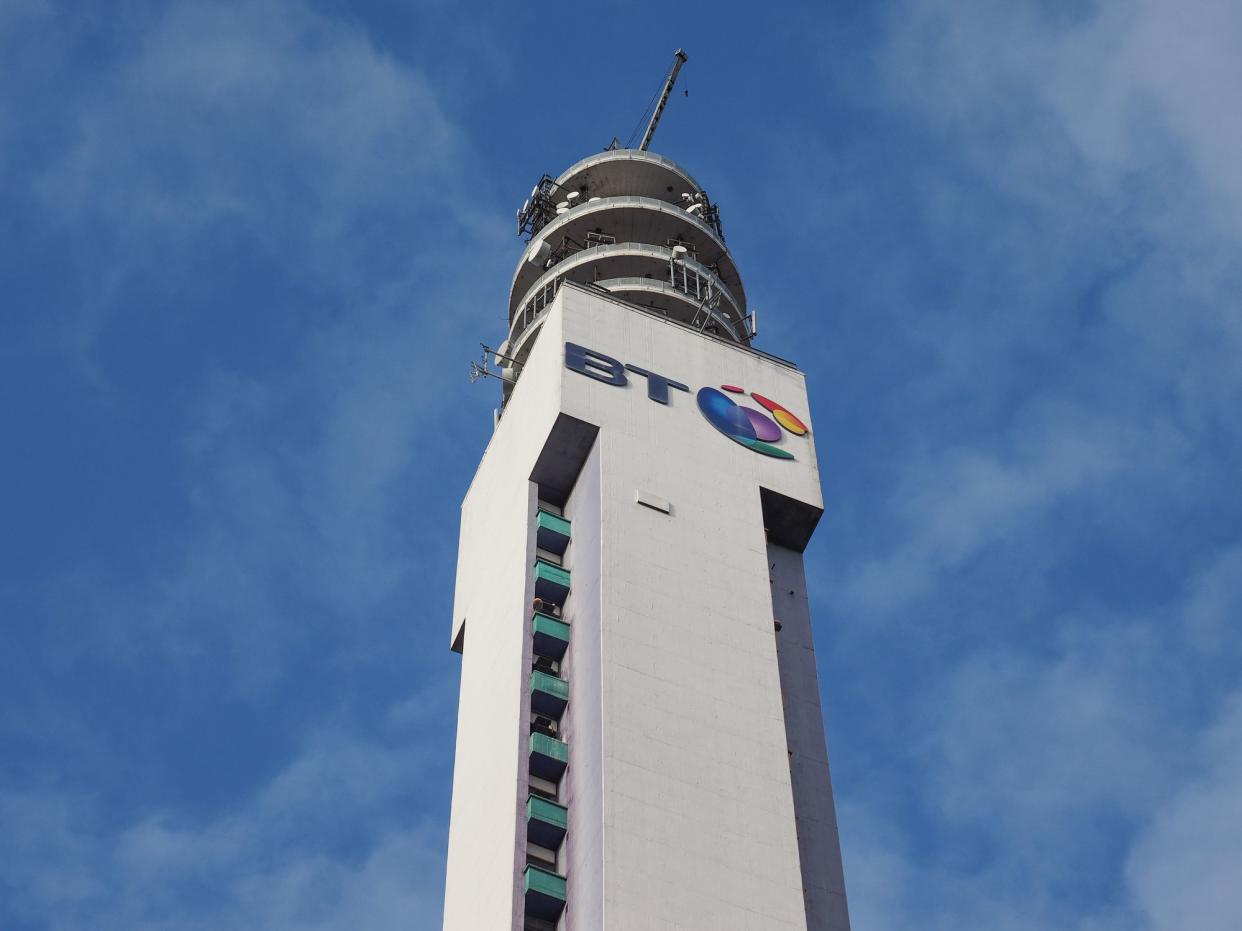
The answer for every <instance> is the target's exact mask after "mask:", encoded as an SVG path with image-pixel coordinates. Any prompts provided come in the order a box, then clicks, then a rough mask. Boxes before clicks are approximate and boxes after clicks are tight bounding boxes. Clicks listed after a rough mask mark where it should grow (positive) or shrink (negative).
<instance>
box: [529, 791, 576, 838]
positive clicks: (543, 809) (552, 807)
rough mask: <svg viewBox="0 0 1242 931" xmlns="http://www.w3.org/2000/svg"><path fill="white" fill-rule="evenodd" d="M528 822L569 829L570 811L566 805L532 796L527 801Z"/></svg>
mask: <svg viewBox="0 0 1242 931" xmlns="http://www.w3.org/2000/svg"><path fill="white" fill-rule="evenodd" d="M526 817H527V819H528V820H538V821H543V822H545V823H546V824H550V825H552V826H553V827H558V828H560V829H561V830H564V829H566V828H568V827H569V810H568V809H567V808H566V807H565V806H564V805H558V804H556V802H549V801H548V800H547V799H546V798H540V797H539V796H538V795H532V796H530V797H529V798H528V799H527V800H526Z"/></svg>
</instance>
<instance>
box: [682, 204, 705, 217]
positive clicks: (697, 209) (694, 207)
mask: <svg viewBox="0 0 1242 931" xmlns="http://www.w3.org/2000/svg"><path fill="white" fill-rule="evenodd" d="M702 212H703V205H702V204H691V205H690V206H689V207H687V208H686V213H693V214H694V215H695V216H696V217H697V216H698V215H699V214H701V213H702Z"/></svg>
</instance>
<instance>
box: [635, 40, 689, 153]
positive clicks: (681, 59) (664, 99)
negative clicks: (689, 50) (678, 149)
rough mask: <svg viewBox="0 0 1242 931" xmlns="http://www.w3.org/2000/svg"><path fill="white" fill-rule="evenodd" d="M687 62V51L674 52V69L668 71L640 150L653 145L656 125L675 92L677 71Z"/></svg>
mask: <svg viewBox="0 0 1242 931" xmlns="http://www.w3.org/2000/svg"><path fill="white" fill-rule="evenodd" d="M685 63H686V53H685V52H684V51H683V50H682V49H678V50H677V51H675V52H674V53H673V70H672V71H670V72H669V73H668V78H667V79H666V80H665V81H664V90H663V91H662V92H661V93H660V102H659V103H658V104H656V108H655V112H654V113H652V114H651V122H650V123H648V124H647V131H646V132H645V133H643V141H642V143H641V144H640V145H639V146H638V149H639V151H640V152H645V151H646V150H647V147H648V146H650V145H651V137H652V136H654V135H655V131H656V127H657V126H659V125H660V116H661V115H662V114H663V113H664V107H665V105H666V104H667V103H668V98H669V97H670V96H671V95H672V93H673V85H674V84H676V83H677V72H678V71H680V70H681V66H682V65H684V64H685Z"/></svg>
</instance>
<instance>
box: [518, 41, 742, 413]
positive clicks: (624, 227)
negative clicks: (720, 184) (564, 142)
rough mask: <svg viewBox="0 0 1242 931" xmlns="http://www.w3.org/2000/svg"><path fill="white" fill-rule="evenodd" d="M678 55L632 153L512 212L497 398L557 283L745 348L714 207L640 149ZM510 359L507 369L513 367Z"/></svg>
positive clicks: (570, 175) (680, 56) (587, 164)
mask: <svg viewBox="0 0 1242 931" xmlns="http://www.w3.org/2000/svg"><path fill="white" fill-rule="evenodd" d="M686 60H687V57H686V53H685V52H684V51H683V50H682V49H678V50H677V51H676V53H675V55H674V60H673V67H672V69H671V70H670V71H669V73H668V76H667V77H666V78H665V81H664V85H663V88H662V90H661V91H660V93H659V98H658V101H657V102H656V103H655V108H654V110H653V111H652V113H651V118H650V121H649V122H648V124H647V128H646V131H645V132H644V133H643V137H642V142H641V144H640V145H639V147H638V148H636V149H635V148H620V147H618V145H617V142H616V140H613V144H612V145H611V146H609V148H608V149H606V150H605V151H603V152H599V153H596V154H595V155H590V156H588V157H586V158H584V159H582V160H581V161H579V162H577V163H576V164H574V165H572V166H571V167H570V168H568V169H567V170H566V171H564V172H562V173H561V174H560V175H558V176H556V177H552V176H551V175H548V174H545V175H543V176H542V177H540V179H539V181H538V182H536V184H535V186H534V188H532V189H531V192H530V196H529V197H528V198H527V199H526V202H525V203H524V204H523V205H522V207H521V209H519V210H518V212H517V232H518V235H519V236H523V237H525V239H526V249H525V251H524V252H523V254H522V256H521V258H520V259H519V261H518V265H517V268H516V270H515V271H514V273H513V282H512V285H511V286H510V290H509V310H508V318H509V333H508V338H507V339H506V340H505V342H504V343H503V344H501V347H500V349H499V352H500V353H501V354H502V355H503V357H505V358H507V359H509V360H511V361H510V363H509V364H507V365H506V364H503V359H501V358H500V357H498V363H501V364H502V369H503V370H506V372H507V377H506V379H505V382H506V391H505V394H506V397H507V395H508V391H509V389H510V387H511V386H512V383H513V381H514V380H516V375H517V371H518V370H520V364H521V362H522V361H524V360H525V358H526V357H527V356H528V355H529V353H530V349H531V347H532V346H533V344H534V341H535V339H536V338H537V336H538V333H539V328H540V326H541V324H542V322H543V318H544V315H545V314H546V312H547V309H548V307H549V306H550V305H551V303H552V300H553V298H554V297H555V296H556V292H557V290H558V289H559V287H560V286H561V284H562V283H564V282H565V281H573V282H575V283H577V284H582V285H587V286H591V287H597V288H600V289H602V290H605V291H607V292H609V293H610V294H611V295H612V296H614V297H616V298H619V299H621V300H623V301H626V302H627V303H630V304H633V305H636V306H638V307H641V308H643V309H644V310H647V311H649V312H653V313H657V314H660V315H662V316H664V317H667V318H668V319H670V320H672V321H674V322H676V323H680V324H682V325H684V326H688V327H692V328H694V329H696V330H698V331H700V332H702V333H705V334H707V335H710V336H714V337H716V338H718V339H722V340H726V341H729V342H734V343H740V344H742V345H746V346H749V345H750V342H751V340H752V339H753V338H754V335H755V327H754V317H753V315H748V314H747V311H746V292H745V288H744V287H743V285H742V278H741V274H740V273H739V272H738V268H737V265H736V263H735V262H734V260H733V256H732V255H731V254H730V253H729V248H728V246H727V245H726V244H725V238H724V226H723V224H722V223H721V219H720V209H719V207H718V206H717V205H716V204H715V203H714V202H713V201H712V200H711V198H710V197H708V194H707V191H705V190H704V189H703V187H702V186H701V185H700V184H699V183H698V182H697V181H695V180H694V178H693V177H691V175H690V173H689V172H687V171H686V170H685V169H684V168H682V167H681V166H680V165H678V164H677V163H676V162H674V161H672V160H670V159H668V158H665V157H664V156H661V155H657V154H655V153H654V152H649V151H647V147H648V145H650V143H651V138H652V136H654V134H655V131H656V127H657V126H658V125H659V122H660V117H661V115H662V114H663V112H664V108H665V105H666V104H667V103H668V99H669V96H670V95H671V93H672V90H673V86H674V84H675V82H676V80H677V75H678V72H679V71H680V69H681V66H682V64H684V63H685V61H686ZM514 362H515V363H516V364H517V366H518V368H515V367H514V364H513V363H514Z"/></svg>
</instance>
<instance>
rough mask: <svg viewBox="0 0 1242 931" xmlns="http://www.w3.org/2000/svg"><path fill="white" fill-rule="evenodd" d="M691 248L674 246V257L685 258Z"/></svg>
mask: <svg viewBox="0 0 1242 931" xmlns="http://www.w3.org/2000/svg"><path fill="white" fill-rule="evenodd" d="M689 252H690V250H689V249H687V248H686V247H685V246H673V258H675V259H684V258H685V257H686V255H687V254H689Z"/></svg>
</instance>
